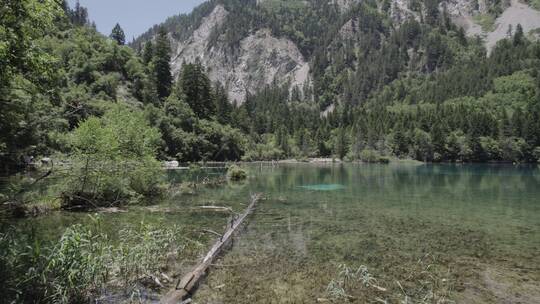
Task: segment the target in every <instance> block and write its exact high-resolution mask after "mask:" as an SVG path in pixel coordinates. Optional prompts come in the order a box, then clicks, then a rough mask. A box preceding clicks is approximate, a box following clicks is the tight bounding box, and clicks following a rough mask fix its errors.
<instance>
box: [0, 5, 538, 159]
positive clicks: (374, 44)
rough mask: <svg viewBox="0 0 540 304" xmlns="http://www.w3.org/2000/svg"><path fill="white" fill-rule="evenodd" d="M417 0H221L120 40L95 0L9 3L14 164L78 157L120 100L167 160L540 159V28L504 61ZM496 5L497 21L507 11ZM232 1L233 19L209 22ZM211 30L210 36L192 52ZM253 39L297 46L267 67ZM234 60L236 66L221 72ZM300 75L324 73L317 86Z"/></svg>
mask: <svg viewBox="0 0 540 304" xmlns="http://www.w3.org/2000/svg"><path fill="white" fill-rule="evenodd" d="M407 3H408V8H407V12H408V14H404V13H403V11H401V13H400V10H399V8H400V5H402V4H403V3H401V2H393V1H361V2H360V1H335V2H331V1H326V0H316V1H279V0H267V1H255V0H213V1H208V2H206V3H204V4H202V5H201V6H199V7H198V8H196V9H195V10H194V12H193V13H191V14H189V15H182V16H177V17H172V18H170V19H169V20H167V21H166V22H165V23H164V24H162V25H160V26H156V27H155V28H153V29H152V30H150V31H149V32H148V33H146V34H144V35H143V36H141V37H140V38H138V39H137V40H136V41H134V42H132V44H131V45H130V46H125V45H123V44H124V43H125V37H124V35H123V31H122V29H121V27H120V25H117V26H116V27H115V28H114V29H113V30H112V33H111V36H110V37H105V36H103V35H102V34H100V33H98V32H97V31H96V30H95V27H93V26H92V24H91V22H90V21H89V18H88V14H87V11H86V9H85V8H83V7H81V6H79V5H77V6H76V7H75V8H73V9H71V8H69V7H67V5H66V4H65V2H62V3H61V2H59V1H55V0H47V1H34V0H24V1H8V3H7V4H6V5H4V7H3V8H2V10H1V18H0V37H1V38H2V39H1V41H2V43H1V44H0V61H1V64H2V69H1V72H0V90H1V94H0V107H1V111H0V128H1V132H0V163H2V169H8V168H9V167H14V166H18V165H22V164H24V162H29V161H31V160H30V157H31V156H33V157H35V158H37V157H38V156H47V155H52V154H54V153H61V154H70V153H74V151H76V148H77V147H76V146H75V145H74V141H73V138H72V137H73V136H75V135H73V133H74V132H73V131H74V130H75V129H77V127H78V126H80V125H81V123H83V122H85V121H86V120H88V119H89V118H91V117H103V116H104V115H105V116H106V114H107V113H108V112H110V111H118V107H121V108H122V109H123V110H125V111H127V112H130V113H133V115H135V116H137V115H142V117H144V120H145V122H146V123H147V124H148V126H149V127H150V128H152V129H155V130H156V131H157V132H158V133H159V135H158V140H157V142H156V143H155V145H156V149H155V157H157V158H158V159H164V160H165V159H177V160H180V161H183V162H191V161H207V160H218V161H227V160H241V159H243V160H268V159H284V158H297V159H304V158H308V157H317V156H323V157H335V158H342V159H347V160H356V159H362V160H365V161H379V160H385V159H386V158H388V157H400V158H414V159H418V160H422V161H513V162H535V161H537V160H538V159H539V158H540V119H539V116H540V89H539V87H540V74H539V73H540V68H539V67H540V43H538V42H536V41H534V37H533V36H534V35H533V34H534V33H530V32H529V33H526V32H524V31H523V28H522V27H521V26H516V27H515V28H514V29H510V31H509V34H508V37H507V38H506V39H503V40H500V41H499V42H498V43H497V44H496V46H495V47H494V48H493V49H492V50H490V52H489V55H488V50H487V49H486V47H485V44H484V43H483V41H482V40H481V38H479V37H469V36H467V35H466V32H465V30H463V29H462V28H461V27H459V26H457V25H455V23H454V22H453V20H452V18H451V16H450V15H449V14H448V13H447V9H446V8H445V7H446V4H445V3H440V2H438V1H436V0H425V1H410V2H407ZM487 4H488V6H487V10H486V12H487V13H490V14H492V15H493V16H497V15H500V14H501V12H503V11H504V9H505V5H504V4H503V3H499V2H488V3H487ZM217 8H219V12H220V14H217V15H215V14H214V15H212V16H214V17H216V18H217V17H219V18H218V19H219V20H218V19H215V18H214V19H212V18H209V16H211V14H212V13H215V12H216V9H217ZM212 20H214V21H213V22H214V23H208V22H210V21H212ZM218 21H219V22H218ZM209 24H211V25H213V27H209ZM201 27H202V28H204V29H207V30H208V31H206V33H207V34H208V35H206V36H204V39H205V40H204V45H202V46H198V45H197V47H196V48H195V47H192V44H193V43H196V42H197V41H196V40H193V39H194V37H199V36H200V35H202V34H201V33H203V31H202V29H201ZM194 33H195V34H197V35H199V36H197V35H195V36H194ZM246 37H248V38H246ZM190 39H191V40H190ZM246 39H248V40H247V41H248V42H251V43H252V44H253V45H256V46H258V47H260V46H264V45H265V44H264V43H268V42H271V43H273V42H276V43H278V44H279V45H281V46H282V47H281V48H279V50H277V51H275V52H274V51H271V52H268V53H264V54H265V56H266V55H267V57H265V62H264V65H263V66H262V67H260V66H258V65H260V64H261V63H260V62H257V58H259V57H257V54H259V53H256V52H259V51H260V52H263V51H262V50H261V49H256V50H255V51H254V52H255V53H250V50H249V48H246V47H245V45H246ZM186 41H188V42H186ZM189 41H191V42H189ZM261 41H262V42H261ZM263 42H264V43H263ZM261 43H262V44H261ZM242 46H244V47H243V48H242ZM201 47H202V48H201ZM276 47H277V46H276ZM178 50H191V51H197V50H208V52H209V53H208V54H211V55H212V56H213V57H212V56H210V58H221V59H219V60H222V61H219V60H218V61H212V64H214V65H215V66H212V68H209V67H208V66H207V65H206V64H207V63H208V62H209V61H208V58H209V57H204V56H201V58H193V57H189V58H188V57H182V54H183V53H178V54H177V53H176V52H177V51H178ZM205 52H206V51H205ZM264 52H265V51H264ZM295 52H298V54H297V53H295ZM261 54H262V53H261ZM293 59H294V60H293ZM171 62H172V66H171ZM223 62H225V63H227V64H230V66H229V65H227V66H226V68H227V70H230V71H229V72H228V73H229V74H227V75H225V76H226V77H225V76H223V75H222V76H223V77H222V78H220V77H217V76H216V72H215V69H216V68H219V66H218V65H217V64H221V63H223ZM237 62H240V63H242V64H243V67H242V69H243V70H240V67H236V66H235V64H236V63H237ZM304 64H305V66H304ZM252 67H256V68H252ZM305 68H307V70H306V69H305ZM300 70H301V71H304V72H308V73H307V74H305V75H304V74H303V73H300V74H301V75H304V76H306V78H305V79H302V82H299V81H297V80H298V79H295V77H297V76H298V75H300V74H299V71H300ZM268 71H270V72H271V73H272V77H264V75H265V74H266V73H267V72H268ZM291 71H292V72H291ZM235 73H236V74H235ZM268 73H269V72H268ZM237 74H238V75H239V74H242V75H240V76H238V77H237ZM261 75H263V76H261ZM283 75H288V76H291V75H292V78H293V79H290V78H287V79H286V81H283V79H284V77H281V76H283ZM218 76H219V75H218ZM282 78H283V79H282ZM220 79H224V80H226V81H224V82H221V81H219V80H220ZM254 79H255V80H254ZM230 81H241V82H242V81H243V82H242V83H243V84H245V85H246V87H245V90H244V91H243V92H242V94H241V95H234V96H243V98H242V99H241V100H238V99H236V98H231V94H230V85H231V84H230ZM295 81H296V82H295ZM103 123H105V122H103ZM75 134H77V133H75Z"/></svg>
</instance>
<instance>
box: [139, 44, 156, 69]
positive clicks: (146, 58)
mask: <svg viewBox="0 0 540 304" xmlns="http://www.w3.org/2000/svg"><path fill="white" fill-rule="evenodd" d="M153 58H154V46H153V44H152V41H148V42H146V43H145V44H144V49H143V51H142V59H143V62H144V64H146V65H148V64H149V63H150V62H151V61H152V59H153Z"/></svg>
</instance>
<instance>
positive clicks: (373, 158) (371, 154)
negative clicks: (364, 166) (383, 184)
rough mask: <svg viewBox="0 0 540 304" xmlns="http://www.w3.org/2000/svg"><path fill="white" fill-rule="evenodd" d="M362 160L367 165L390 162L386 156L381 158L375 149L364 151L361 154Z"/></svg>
mask: <svg viewBox="0 0 540 304" xmlns="http://www.w3.org/2000/svg"><path fill="white" fill-rule="evenodd" d="M360 160H362V161H364V162H367V163H383V164H387V163H389V162H390V159H389V158H388V157H385V156H381V155H380V154H379V152H377V151H375V150H373V149H364V150H362V152H360Z"/></svg>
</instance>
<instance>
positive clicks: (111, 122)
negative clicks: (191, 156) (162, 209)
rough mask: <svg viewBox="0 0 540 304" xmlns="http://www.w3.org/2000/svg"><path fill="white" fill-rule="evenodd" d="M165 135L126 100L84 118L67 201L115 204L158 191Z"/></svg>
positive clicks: (75, 141) (69, 203) (76, 138)
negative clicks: (160, 146) (158, 155)
mask: <svg viewBox="0 0 540 304" xmlns="http://www.w3.org/2000/svg"><path fill="white" fill-rule="evenodd" d="M159 138H160V134H159V132H158V131H157V130H156V129H154V128H151V127H150V126H148V123H147V122H146V120H145V119H144V116H143V114H142V113H141V112H138V111H131V110H129V109H128V108H126V107H123V106H114V107H112V109H110V110H109V111H108V112H107V113H106V114H105V115H104V116H103V117H102V118H96V117H91V118H89V119H87V120H86V121H84V122H83V123H81V124H80V125H79V127H78V128H77V129H76V130H75V131H74V132H73V133H72V146H73V158H74V168H73V172H74V174H73V176H72V177H71V179H70V180H69V182H68V186H67V189H66V190H65V191H64V203H65V205H66V206H67V207H72V206H73V205H78V206H85V207H89V205H93V206H99V205H103V204H108V205H111V204H117V203H120V202H122V201H125V200H127V199H130V198H135V197H136V195H143V196H144V195H152V194H155V193H156V192H157V190H158V182H159V179H160V175H161V170H160V164H159V162H158V161H157V160H156V158H155V154H156V147H157V143H158V142H159Z"/></svg>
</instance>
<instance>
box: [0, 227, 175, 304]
mask: <svg viewBox="0 0 540 304" xmlns="http://www.w3.org/2000/svg"><path fill="white" fill-rule="evenodd" d="M92 219H93V220H92V225H90V226H82V225H74V226H71V227H69V228H67V229H66V231H65V232H64V233H63V235H62V236H61V238H60V240H59V241H58V243H57V244H56V245H54V246H48V247H44V246H42V244H41V243H40V242H39V241H38V239H37V238H36V237H35V235H34V234H33V233H30V234H29V235H24V236H21V235H17V234H16V233H15V231H9V232H7V233H2V234H0V284H1V285H2V286H3V289H4V291H5V292H4V294H3V295H2V298H3V299H2V300H5V301H6V302H7V303H29V302H30V303H38V302H39V303H88V302H89V301H92V300H93V299H96V298H97V297H99V296H100V295H101V294H104V293H105V292H106V290H107V289H108V288H114V289H115V290H123V291H125V293H126V297H129V296H131V295H133V294H137V293H138V289H139V288H140V287H141V286H142V285H141V284H142V283H141V282H144V281H145V280H146V281H147V279H148V278H152V281H155V278H157V276H158V275H159V274H160V271H162V270H163V268H164V267H166V264H167V258H168V257H169V254H174V255H176V254H178V252H179V251H180V250H181V249H182V247H180V246H179V244H178V236H179V235H180V231H179V229H178V228H177V227H172V228H156V227H152V226H150V225H148V224H144V223H141V224H140V225H139V226H138V227H136V228H131V229H124V230H121V231H120V232H119V236H120V241H119V242H118V241H112V240H110V239H109V238H108V236H107V235H106V234H105V233H103V231H102V229H101V219H100V218H99V217H93V218H92Z"/></svg>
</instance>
